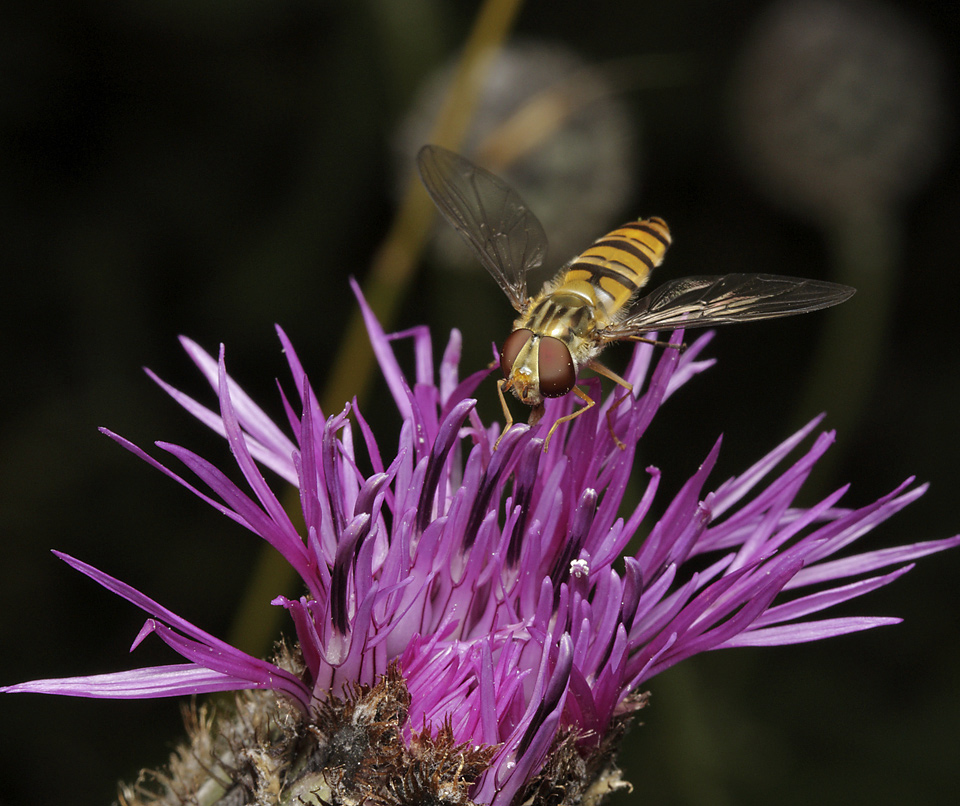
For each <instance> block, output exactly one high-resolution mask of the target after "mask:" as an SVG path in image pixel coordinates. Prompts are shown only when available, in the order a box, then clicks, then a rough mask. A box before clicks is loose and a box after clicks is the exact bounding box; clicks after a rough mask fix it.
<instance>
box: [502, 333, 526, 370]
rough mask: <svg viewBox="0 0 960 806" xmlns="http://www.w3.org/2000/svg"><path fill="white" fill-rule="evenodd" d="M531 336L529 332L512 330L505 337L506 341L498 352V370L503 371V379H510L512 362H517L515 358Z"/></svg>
mask: <svg viewBox="0 0 960 806" xmlns="http://www.w3.org/2000/svg"><path fill="white" fill-rule="evenodd" d="M532 335H533V333H532V332H531V331H529V330H526V329H521V330H514V331H513V333H511V334H510V335H509V336H507V340H506V341H505V342H504V343H503V349H502V350H501V351H500V369H501V370H502V371H503V376H504V377H505V378H509V377H510V373H511V372H513V363H514V361H516V360H517V356H518V355H520V351H521V350H522V349H523V348H524V346H525V345H526V343H527V342H528V341H529V340H530V337H531V336H532Z"/></svg>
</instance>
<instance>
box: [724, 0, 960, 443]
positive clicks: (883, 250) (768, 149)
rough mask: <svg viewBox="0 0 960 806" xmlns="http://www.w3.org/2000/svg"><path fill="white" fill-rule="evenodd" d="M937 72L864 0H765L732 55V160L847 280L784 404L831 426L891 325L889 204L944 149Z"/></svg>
mask: <svg viewBox="0 0 960 806" xmlns="http://www.w3.org/2000/svg"><path fill="white" fill-rule="evenodd" d="M941 73H942V67H941V60H940V58H939V54H938V53H937V51H936V48H935V46H934V44H933V42H932V41H931V40H930V39H929V38H928V37H927V36H925V35H924V33H923V32H922V31H921V30H920V29H919V28H918V27H917V26H915V25H914V24H912V21H911V19H910V18H909V17H907V16H905V13H901V12H900V11H899V10H894V9H893V8H890V7H888V6H886V5H882V4H879V3H872V2H858V3H854V2H846V1H845V0H784V1H783V2H778V3H775V4H774V5H773V6H771V7H770V8H769V9H768V11H767V12H766V14H763V15H761V16H760V18H759V20H758V22H757V24H756V26H755V29H754V31H753V33H752V35H751V36H750V37H749V38H748V41H747V43H746V45H745V47H744V50H743V53H742V54H741V57H740V60H739V65H738V67H737V68H736V69H735V71H734V82H733V93H734V99H735V103H734V107H735V112H734V122H733V129H734V140H735V143H736V147H737V149H738V150H739V151H740V153H741V155H742V163H743V166H744V170H745V172H746V173H747V174H748V175H750V176H751V177H752V178H753V179H754V180H755V181H756V183H757V185H758V186H759V187H760V188H762V189H763V190H764V191H765V192H766V193H767V194H768V195H769V196H770V197H771V198H772V199H773V200H774V201H775V203H777V204H779V205H781V206H783V207H785V208H787V209H789V210H792V211H794V212H796V213H798V214H800V215H802V216H803V217H804V218H806V219H808V220H811V221H812V222H813V223H814V224H816V225H817V226H818V227H819V228H820V229H821V230H822V232H823V233H824V235H825V237H826V243H827V246H828V248H829V249H830V251H831V255H832V263H833V266H832V268H831V269H830V279H833V280H837V281H839V282H842V283H846V284H848V285H852V286H854V287H855V288H857V289H858V294H857V298H856V299H855V300H854V301H853V303H852V304H851V305H849V306H848V307H847V308H846V309H845V310H843V311H839V312H832V313H831V316H830V317H829V320H828V324H827V327H826V328H825V330H824V332H823V333H822V335H821V340H820V345H819V347H818V349H817V352H816V354H815V355H814V357H813V360H812V362H811V366H812V367H813V370H812V372H811V375H810V377H809V378H808V379H807V381H806V391H805V393H804V395H803V397H802V399H801V400H800V403H799V405H798V408H797V412H798V413H797V415H796V416H797V417H799V416H801V415H800V412H807V413H808V412H810V411H816V410H823V409H827V408H829V410H830V416H831V422H832V423H833V424H834V425H835V426H836V427H837V428H838V429H840V430H843V431H853V430H854V429H855V426H856V424H857V422H859V421H860V419H861V416H860V415H861V412H862V410H863V407H864V404H865V402H866V400H867V399H868V397H869V394H870V391H871V389H872V388H873V386H874V383H875V379H876V377H877V374H878V368H879V365H880V363H881V362H882V361H883V360H884V345H885V341H886V339H887V337H888V334H889V333H891V332H892V331H893V330H894V327H893V316H894V308H895V302H896V297H895V294H896V289H897V286H898V278H899V275H900V271H901V269H902V267H903V260H902V257H903V255H902V247H901V242H902V240H903V235H902V233H903V230H904V225H903V222H902V221H901V220H900V219H899V216H900V212H901V208H902V206H903V204H904V203H905V202H906V201H908V200H909V198H910V196H911V195H912V194H913V193H914V192H915V191H916V190H918V189H919V188H920V187H921V186H922V184H923V183H924V182H925V181H926V180H927V178H928V177H930V176H931V174H932V173H933V170H934V168H935V167H936V166H937V165H938V162H939V160H940V156H941V154H942V152H943V150H944V143H945V139H946V138H945V128H946V118H947V114H946V111H945V102H944V98H943V95H944V92H943V88H942V83H943V79H942V78H941ZM835 459H836V457H835Z"/></svg>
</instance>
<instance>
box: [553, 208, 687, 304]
mask: <svg viewBox="0 0 960 806" xmlns="http://www.w3.org/2000/svg"><path fill="white" fill-rule="evenodd" d="M668 246H670V229H669V228H668V227H667V222H666V221H664V220H663V219H662V218H647V219H645V220H642V221H633V222H631V223H629V224H624V225H623V226H622V227H620V228H619V229H615V230H613V232H610V233H608V234H607V235H604V236H603V237H602V238H600V239H598V240H597V241H595V242H594V244H593V246H591V247H590V248H589V249H588V250H587V251H586V252H584V253H583V254H582V255H580V256H579V257H578V258H577V259H576V260H574V261H573V263H571V264H570V267H569V268H568V269H567V270H566V272H564V275H563V279H562V280H561V281H560V284H559V285H558V286H557V287H556V288H555V289H554V293H563V292H570V293H575V294H578V295H580V296H583V292H584V290H585V289H584V284H589V285H590V286H591V287H592V289H593V293H594V296H595V298H596V304H597V307H598V308H599V309H600V310H599V311H598V313H602V318H606V319H608V320H609V319H610V318H611V317H612V316H613V315H614V314H615V313H616V312H617V311H618V310H620V308H622V307H623V306H624V305H626V304H627V302H629V301H630V298H631V297H633V295H634V294H636V293H637V290H638V289H639V288H641V287H642V286H643V285H644V283H646V282H647V280H648V278H649V277H650V272H651V271H653V269H654V268H656V267H657V266H659V265H660V262H661V261H662V260H663V256H664V254H665V253H666V251H667V247H668Z"/></svg>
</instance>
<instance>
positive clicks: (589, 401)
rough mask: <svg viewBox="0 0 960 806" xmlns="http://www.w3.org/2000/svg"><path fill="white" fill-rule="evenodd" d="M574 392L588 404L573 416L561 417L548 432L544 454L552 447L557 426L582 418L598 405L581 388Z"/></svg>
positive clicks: (574, 388)
mask: <svg viewBox="0 0 960 806" xmlns="http://www.w3.org/2000/svg"><path fill="white" fill-rule="evenodd" d="M572 391H573V393H574V394H575V395H576V396H577V397H579V398H580V399H581V400H582V401H583V402H584V403H586V404H587V405H585V406H584V407H583V408H582V409H577V410H576V411H574V412H572V413H571V414H567V415H564V416H563V417H561V418H560V419H559V420H557V421H556V422H555V423H554V424H553V425H551V426H550V430H549V431H547V438H546V439H545V440H544V442H543V452H544V453H546V452H547V448H549V447H550V438H551V437H552V436H553V432H554V431H556V430H557V426H558V425H560V423H568V422H570V421H571V420H572V419H574V418H575V417H579V416H580V415H581V414H583V413H584V412H585V411H586V410H587V409H589V408H591V407H592V406H595V405H596V401H595V400H594V399H593V398H592V397H590V395H588V394H587V393H586V392H584V391H583V390H582V389H580V388H579V387H577V386H574V387H573V390H572ZM614 439H616V437H614Z"/></svg>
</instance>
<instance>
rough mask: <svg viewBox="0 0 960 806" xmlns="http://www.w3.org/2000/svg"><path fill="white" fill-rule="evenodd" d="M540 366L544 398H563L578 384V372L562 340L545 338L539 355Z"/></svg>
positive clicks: (541, 391)
mask: <svg viewBox="0 0 960 806" xmlns="http://www.w3.org/2000/svg"><path fill="white" fill-rule="evenodd" d="M538 359H539V364H540V370H539V371H540V394H542V395H543V396H544V397H562V396H563V395H565V394H566V393H567V392H569V391H570V390H571V389H573V387H574V384H576V382H577V371H576V369H575V368H574V366H573V359H572V358H571V357H570V351H569V350H568V349H567V345H566V344H564V343H563V342H562V341H560V339H555V338H553V337H552V336H544V337H543V338H542V339H540V351H539V353H538Z"/></svg>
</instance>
